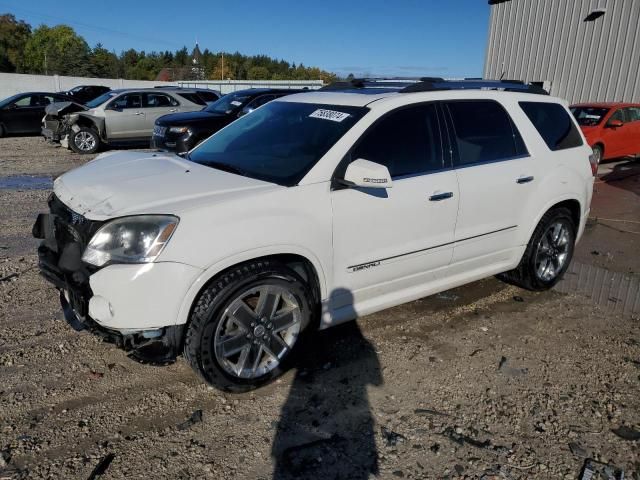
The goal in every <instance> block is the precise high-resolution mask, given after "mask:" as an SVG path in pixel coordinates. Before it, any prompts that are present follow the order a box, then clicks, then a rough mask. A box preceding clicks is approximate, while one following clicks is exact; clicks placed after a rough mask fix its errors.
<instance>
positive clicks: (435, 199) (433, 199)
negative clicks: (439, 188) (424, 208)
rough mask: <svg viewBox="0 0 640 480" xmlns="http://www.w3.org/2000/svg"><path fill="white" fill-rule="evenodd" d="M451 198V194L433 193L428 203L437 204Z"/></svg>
mask: <svg viewBox="0 0 640 480" xmlns="http://www.w3.org/2000/svg"><path fill="white" fill-rule="evenodd" d="M451 197H453V192H445V193H434V194H433V195H431V196H430V197H429V201H431V202H439V201H440V200H446V199H447V198H451Z"/></svg>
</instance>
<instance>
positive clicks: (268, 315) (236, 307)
mask: <svg viewBox="0 0 640 480" xmlns="http://www.w3.org/2000/svg"><path fill="white" fill-rule="evenodd" d="M301 320H302V314H301V312H300V304H299V302H298V300H297V299H296V297H295V296H294V295H293V294H292V293H291V292H290V291H289V290H288V289H287V288H286V287H284V286H279V285H261V286H258V287H253V288H251V289H249V290H246V291H244V292H243V293H241V294H240V295H238V296H237V297H236V298H235V299H234V300H233V301H232V302H231V303H230V304H229V306H228V307H227V308H226V310H225V311H224V313H223V315H222V318H221V320H220V322H219V323H218V327H217V328H216V332H215V336H214V345H213V346H214V352H215V356H216V360H217V361H218V363H219V365H220V366H221V367H222V368H223V369H224V370H225V371H226V372H227V373H229V374H230V375H233V376H235V377H239V378H246V379H253V378H258V377H261V376H263V375H265V374H267V373H269V372H270V371H271V370H273V369H274V368H276V367H277V366H278V365H279V364H280V362H281V361H282V359H283V358H284V356H285V355H286V354H287V353H288V352H289V351H290V350H291V349H292V348H293V345H294V344H295V342H296V340H297V338H298V335H299V333H300V328H301Z"/></svg>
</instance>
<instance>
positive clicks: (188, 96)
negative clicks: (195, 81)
mask: <svg viewBox="0 0 640 480" xmlns="http://www.w3.org/2000/svg"><path fill="white" fill-rule="evenodd" d="M178 96H179V97H182V98H184V99H185V100H189V101H190V102H191V103H195V104H196V105H206V104H207V102H205V101H204V100H203V99H202V98H201V97H200V96H199V95H198V94H197V93H191V92H185V93H179V94H178Z"/></svg>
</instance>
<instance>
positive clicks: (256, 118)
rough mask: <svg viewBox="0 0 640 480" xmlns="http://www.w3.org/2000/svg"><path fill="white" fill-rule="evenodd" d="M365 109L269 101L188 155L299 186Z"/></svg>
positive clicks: (227, 169)
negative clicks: (301, 180) (336, 116)
mask: <svg viewBox="0 0 640 480" xmlns="http://www.w3.org/2000/svg"><path fill="white" fill-rule="evenodd" d="M328 111H329V112H328ZM366 112H367V109H366V108H362V107H351V106H342V105H339V106H338V105H317V104H312V103H293V102H269V103H267V104H266V105H265V106H264V107H262V108H260V109H258V110H256V111H255V112H253V113H251V114H250V115H245V116H243V117H241V118H240V119H238V120H236V121H235V122H233V123H232V124H230V125H229V126H228V127H226V128H224V129H223V130H220V131H219V132H217V133H215V134H214V135H213V136H211V137H209V138H208V139H207V140H205V141H204V142H202V143H201V144H200V145H199V146H197V147H196V148H195V149H194V150H192V151H191V152H189V157H188V158H189V159H190V160H192V161H194V162H196V163H199V164H201V165H207V166H209V167H212V168H217V169H220V170H226V171H230V172H233V173H237V174H239V175H245V176H247V177H252V178H258V179H260V180H265V181H268V182H273V183H278V184H280V185H295V184H296V183H298V182H299V181H300V179H301V178H302V177H304V175H306V173H307V172H308V171H309V170H310V169H311V167H313V166H314V165H315V163H316V162H317V161H318V160H319V159H320V158H321V157H322V156H323V155H324V154H325V153H327V151H328V150H329V149H330V148H331V147H332V146H333V145H334V144H335V143H336V142H337V141H338V140H339V139H340V137H342V136H343V135H344V134H345V132H347V131H348V130H349V129H350V128H351V127H352V126H353V125H354V124H355V123H356V122H357V121H358V120H359V119H360V118H361V117H362V116H363V115H364V114H365V113H366ZM332 114H333V115H334V116H333V119H331V118H330V117H331V115H332ZM335 115H338V116H339V118H340V119H339V120H336V119H335Z"/></svg>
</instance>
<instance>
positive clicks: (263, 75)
mask: <svg viewBox="0 0 640 480" xmlns="http://www.w3.org/2000/svg"><path fill="white" fill-rule="evenodd" d="M247 78H248V79H249V80H268V79H269V78H271V75H269V69H268V68H266V67H251V68H250V69H249V71H248V72H247Z"/></svg>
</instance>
